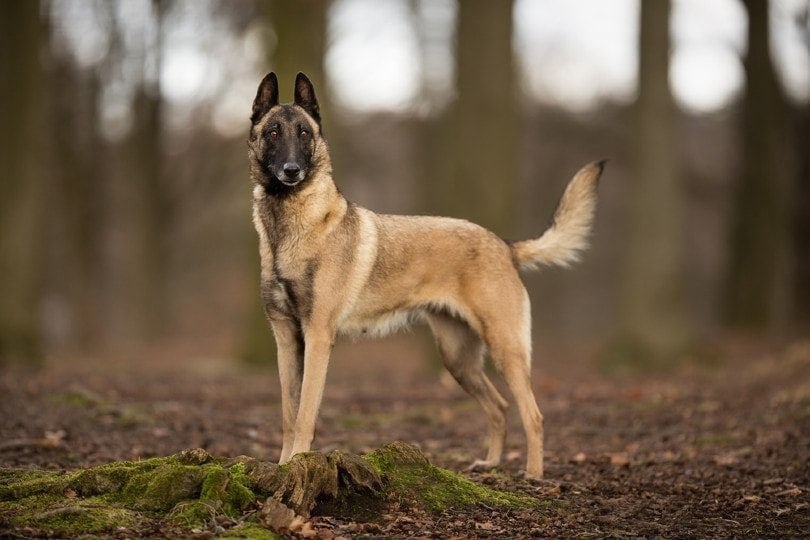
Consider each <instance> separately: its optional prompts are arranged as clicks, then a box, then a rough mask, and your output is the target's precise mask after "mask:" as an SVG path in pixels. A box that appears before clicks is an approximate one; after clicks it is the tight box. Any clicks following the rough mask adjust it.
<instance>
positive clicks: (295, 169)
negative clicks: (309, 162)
mask: <svg viewBox="0 0 810 540" xmlns="http://www.w3.org/2000/svg"><path fill="white" fill-rule="evenodd" d="M300 172H301V166H300V165H298V163H293V162H288V163H285V164H284V174H285V175H287V178H295V177H296V176H298V173H300Z"/></svg>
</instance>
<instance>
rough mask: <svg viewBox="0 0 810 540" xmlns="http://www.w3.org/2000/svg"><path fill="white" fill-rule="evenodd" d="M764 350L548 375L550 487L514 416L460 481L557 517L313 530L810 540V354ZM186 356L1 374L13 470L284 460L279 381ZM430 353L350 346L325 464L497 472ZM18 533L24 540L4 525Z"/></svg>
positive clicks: (335, 395) (475, 422) (396, 518)
mask: <svg viewBox="0 0 810 540" xmlns="http://www.w3.org/2000/svg"><path fill="white" fill-rule="evenodd" d="M755 349H757V347H754V346H752V345H751V344H746V345H744V346H741V345H737V346H732V345H728V344H726V345H725V346H724V348H723V351H722V352H719V353H718V355H717V356H718V358H719V359H718V360H716V361H715V362H714V363H713V364H712V365H711V366H707V365H705V364H698V363H697V362H688V361H687V362H685V365H684V366H683V367H681V368H680V369H678V370H669V371H667V372H658V373H657V374H655V375H645V376H640V375H631V376H624V377H618V376H616V375H608V374H605V373H604V372H603V371H600V370H598V369H596V368H594V367H593V365H594V362H593V361H591V360H588V355H586V354H577V355H573V356H574V357H573V358H571V360H570V361H568V362H562V361H559V360H558V361H557V362H556V363H551V362H550V361H549V362H548V363H547V364H546V365H544V363H543V362H542V361H540V360H538V361H536V365H535V371H534V374H535V391H536V393H537V396H538V399H539V402H540V408H541V410H542V411H543V413H544V416H545V430H546V458H545V470H546V479H545V480H543V481H539V482H538V481H528V480H524V479H522V478H521V477H520V469H521V467H522V466H523V459H524V448H523V445H524V438H523V435H522V432H521V428H520V425H519V421H518V419H517V415H516V413H515V412H514V411H512V413H511V415H510V435H509V438H508V441H507V449H506V452H505V462H504V464H503V466H502V467H501V468H500V469H498V470H496V471H491V472H486V473H466V472H464V473H463V474H464V475H465V476H467V477H468V478H470V479H472V480H474V481H476V482H478V483H481V484H484V485H487V486H490V487H494V488H496V489H500V490H505V491H511V492H515V493H523V494H530V495H532V496H535V497H538V498H540V499H541V500H543V501H546V507H545V510H543V511H539V512H538V511H524V512H517V513H510V512H502V511H499V510H496V509H493V508H488V507H486V506H484V505H481V506H477V507H474V508H470V509H469V510H468V511H465V512H461V513H459V512H445V513H442V514H438V515H428V514H414V513H413V512H402V513H401V514H392V515H387V516H385V517H384V519H383V520H382V521H379V522H375V523H358V522H350V521H345V520H339V519H335V518H332V517H328V516H320V517H313V518H312V519H311V523H310V525H311V526H308V527H307V528H306V529H305V530H306V531H308V532H309V534H317V536H318V537H319V538H332V537H334V536H345V537H362V536H375V537H379V536H384V537H386V536H396V537H403V536H421V537H441V538H450V537H465V538H466V537H484V536H493V537H527V536H554V537H570V536H596V537H605V536H620V537H626V536H666V537H683V536H693V537H694V536H697V537H705V536H711V537H717V536H721V537H729V536H756V537H761V536H780V537H783V536H807V535H810V494H809V493H808V490H810V343H808V342H800V343H794V344H792V345H790V346H788V347H783V348H780V349H778V350H776V351H769V350H763V349H764V347H758V349H759V350H755ZM560 354H562V353H559V352H558V353H555V352H554V351H545V352H540V353H538V354H537V355H536V356H537V358H539V359H542V358H555V357H556V358H558V359H559V358H560ZM565 354H566V355H568V357H570V356H571V353H570V351H567V352H566V353H565ZM173 356H179V355H169V354H163V355H151V356H150V358H149V359H139V360H137V361H129V362H123V361H117V362H111V361H108V360H107V361H99V360H88V359H83V360H82V361H78V362H77V361H74V362H67V361H63V362H59V363H57V362H52V363H49V364H48V365H46V366H45V367H43V368H40V369H37V370H22V369H19V368H10V367H6V368H4V369H3V370H0V396H2V397H0V467H5V468H10V467H23V468H39V469H48V470H61V469H76V468H79V467H87V466H93V465H100V464H104V463H108V462H111V461H115V460H132V459H137V458H144V457H151V456H164V455H169V454H173V453H176V452H179V451H181V450H183V449H186V448H192V447H201V448H204V449H206V450H207V451H208V452H210V453H211V454H214V455H226V456H236V455H240V454H246V455H250V456H255V457H260V458H273V457H275V456H277V453H278V452H279V450H280V447H281V433H280V406H279V388H278V381H277V378H276V375H275V373H274V370H273V369H271V368H265V369H246V368H244V367H242V366H240V365H239V364H238V363H237V362H233V361H219V360H212V359H207V360H202V359H198V360H193V361H192V360H180V359H177V358H172V357H173ZM427 356H428V355H427V354H426V353H425V348H424V347H423V340H422V339H421V338H418V337H416V338H414V337H410V338H408V337H405V338H402V337H401V338H394V339H389V340H385V341H381V342H376V343H366V344H355V345H348V344H347V345H340V346H339V347H338V350H337V351H336V354H335V358H334V361H333V364H332V366H331V367H330V376H329V381H328V384H327V390H326V395H325V398H324V403H323V406H322V408H321V415H320V420H319V424H318V431H317V435H316V440H315V445H314V446H315V448H314V449H317V450H323V451H328V450H332V449H335V448H339V449H341V450H345V451H350V452H367V451H369V450H372V449H375V448H378V447H380V446H382V445H384V444H386V443H389V442H391V441H395V440H401V441H406V442H411V443H415V444H417V445H419V446H420V447H421V448H422V449H423V450H424V452H425V453H426V454H427V455H428V456H429V458H430V459H431V461H432V462H433V463H434V464H435V465H438V466H440V467H445V468H447V469H450V470H453V471H464V469H465V467H466V465H467V464H469V463H470V462H472V461H473V460H474V459H476V458H480V457H483V454H484V450H483V444H484V434H485V432H486V425H485V420H484V418H483V416H482V414H481V413H480V411H479V409H478V408H477V406H476V405H475V404H474V403H473V402H472V401H471V400H470V399H469V398H468V397H467V396H466V395H465V394H464V393H463V392H462V391H461V390H460V389H458V388H457V387H455V386H454V384H449V383H448V381H447V377H446V376H444V375H443V374H442V372H441V370H439V369H438V368H436V367H435V366H432V365H430V362H429V361H427V360H424V359H423V358H426V357H427ZM577 357H581V358H577ZM224 526H225V528H227V524H225V525H224ZM217 527H222V524H219V525H217ZM216 532H222V529H221V528H220V529H217V531H216ZM4 533H5V534H7V535H11V536H25V535H26V531H24V530H5V531H4V530H2V526H0V535H3V534H4ZM115 534H116V535H117V536H129V537H132V536H149V535H154V534H155V531H138V530H126V531H118V532H116V533H115ZM199 535H200V536H202V537H205V536H211V535H213V532H212V531H199Z"/></svg>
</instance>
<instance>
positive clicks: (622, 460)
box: [610, 452, 630, 467]
mask: <svg viewBox="0 0 810 540" xmlns="http://www.w3.org/2000/svg"><path fill="white" fill-rule="evenodd" d="M610 464H611V465H615V466H618V467H623V466H625V465H629V464H630V456H629V455H628V454H627V452H614V453H612V454H610Z"/></svg>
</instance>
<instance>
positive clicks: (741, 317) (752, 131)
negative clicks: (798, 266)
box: [725, 0, 792, 330]
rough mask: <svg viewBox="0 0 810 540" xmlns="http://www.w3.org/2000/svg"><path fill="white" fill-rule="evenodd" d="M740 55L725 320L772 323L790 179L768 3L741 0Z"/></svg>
mask: <svg viewBox="0 0 810 540" xmlns="http://www.w3.org/2000/svg"><path fill="white" fill-rule="evenodd" d="M744 5H745V8H746V11H747V12H748V53H747V54H746V57H745V61H744V66H745V75H746V92H745V99H744V101H743V118H742V124H743V125H742V156H743V163H742V174H741V176H740V184H739V186H737V193H736V199H735V204H734V208H733V216H732V224H731V242H730V244H731V253H730V256H729V262H728V270H727V279H726V283H727V289H726V298H725V311H726V320H727V322H728V323H729V324H730V325H731V326H733V327H737V328H742V329H748V330H766V329H768V328H771V329H774V327H775V326H776V325H777V324H779V323H784V322H785V320H786V319H787V312H788V310H789V307H788V301H787V300H788V293H787V291H788V279H787V269H788V251H789V248H788V244H789V241H788V230H789V218H788V208H787V200H788V198H787V193H788V189H789V183H790V178H791V176H792V175H791V165H792V164H791V162H790V159H789V157H790V156H789V155H788V152H789V149H790V143H789V141H788V140H787V139H788V131H789V130H788V128H787V119H786V116H785V113H786V106H785V102H784V98H783V96H782V92H781V91H780V88H779V84H778V82H777V80H776V74H775V72H774V68H773V64H772V62H771V57H770V49H769V37H768V2H762V1H759V0H746V1H745V2H744Z"/></svg>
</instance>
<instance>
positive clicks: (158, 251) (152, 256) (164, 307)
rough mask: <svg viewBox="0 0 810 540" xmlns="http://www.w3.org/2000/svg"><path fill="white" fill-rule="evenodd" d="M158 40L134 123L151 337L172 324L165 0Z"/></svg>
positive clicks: (140, 276)
mask: <svg viewBox="0 0 810 540" xmlns="http://www.w3.org/2000/svg"><path fill="white" fill-rule="evenodd" d="M152 6H153V15H154V24H155V26H156V34H157V38H156V42H155V43H154V44H153V46H154V49H155V50H154V51H153V52H154V55H155V58H156V64H157V65H156V68H155V69H156V74H155V79H154V80H153V81H149V80H147V74H146V72H145V71H144V74H143V80H142V82H141V85H140V87H139V88H138V90H137V93H136V96H135V103H134V109H135V111H136V120H135V126H134V129H133V132H132V140H131V151H132V155H133V163H132V167H131V170H133V171H134V174H135V177H136V178H135V179H134V182H135V187H136V189H137V193H136V195H135V197H136V200H137V202H136V208H135V209H134V210H135V216H134V218H135V220H136V230H137V234H138V237H137V242H136V245H137V248H136V250H135V257H136V261H135V267H136V272H137V273H136V275H135V276H134V277H135V279H136V283H135V286H134V288H133V291H134V292H135V294H136V297H135V299H134V300H135V306H136V307H137V309H136V317H137V325H138V328H139V333H140V337H142V338H146V339H152V338H157V337H161V336H163V335H165V334H166V331H167V324H168V323H169V305H170V303H169V302H170V297H169V293H170V291H169V287H168V274H169V271H168V267H169V253H170V252H169V238H170V237H171V225H172V223H171V222H172V202H171V196H170V189H169V185H168V179H167V178H166V177H165V174H164V173H163V155H162V153H163V120H162V116H163V114H162V109H163V100H162V97H161V89H160V59H161V55H162V51H161V46H162V44H161V35H162V16H163V10H164V5H163V4H162V2H161V0H152Z"/></svg>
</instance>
